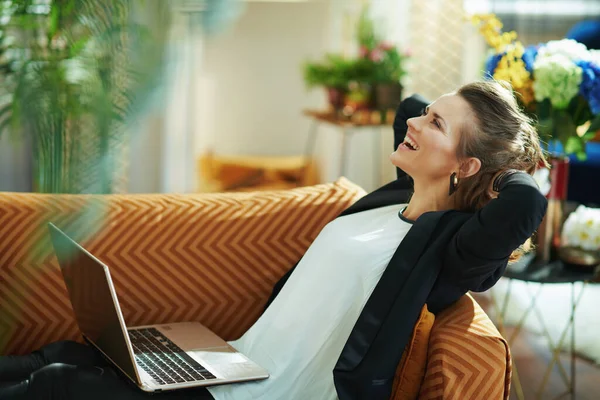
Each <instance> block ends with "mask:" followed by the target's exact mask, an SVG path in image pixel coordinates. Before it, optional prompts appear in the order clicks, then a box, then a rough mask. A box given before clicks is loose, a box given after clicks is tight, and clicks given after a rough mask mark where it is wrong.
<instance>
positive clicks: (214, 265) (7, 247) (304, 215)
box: [0, 178, 510, 400]
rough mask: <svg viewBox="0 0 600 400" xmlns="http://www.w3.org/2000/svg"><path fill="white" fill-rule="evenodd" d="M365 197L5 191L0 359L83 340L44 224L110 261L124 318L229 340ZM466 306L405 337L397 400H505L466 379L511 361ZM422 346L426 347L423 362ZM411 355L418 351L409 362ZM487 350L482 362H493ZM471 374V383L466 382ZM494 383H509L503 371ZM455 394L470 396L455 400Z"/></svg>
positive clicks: (345, 189)
mask: <svg viewBox="0 0 600 400" xmlns="http://www.w3.org/2000/svg"><path fill="white" fill-rule="evenodd" d="M364 194H365V192H364V191H363V190H362V189H361V188H360V187H358V186H356V185H355V184H353V183H352V182H350V181H348V180H347V179H345V178H340V179H339V180H338V181H336V182H334V183H329V184H322V185H315V186H308V187H302V188H296V189H291V190H274V191H263V192H244V193H210V194H206V193H205V194H189V195H178V194H169V195H167V194H140V195H104V196H102V195H47V194H34V193H2V192H0V354H22V353H26V352H30V351H32V350H34V349H36V348H39V347H40V346H42V345H44V344H47V343H50V342H53V341H56V340H62V339H74V340H79V339H81V338H80V336H79V334H78V329H77V326H76V323H75V321H74V319H73V315H72V311H71V306H70V302H69V300H68V296H67V293H66V289H65V287H64V283H63V280H62V277H61V274H60V270H59V269H58V265H57V262H56V258H55V257H54V252H53V250H52V247H51V244H50V238H49V234H48V230H47V227H46V225H47V223H48V222H53V223H55V224H56V225H57V226H58V227H59V228H61V229H63V230H65V231H66V232H68V233H69V234H70V236H72V237H73V238H75V239H76V240H78V241H79V242H81V243H82V244H83V245H84V247H86V248H87V249H88V250H89V251H90V252H92V253H93V254H94V255H96V256H97V257H98V258H100V259H101V260H102V261H104V262H105V263H106V264H107V265H109V266H110V268H111V274H112V277H113V280H114V282H115V287H116V290H117V294H118V296H119V302H120V304H121V307H122V311H123V315H124V317H125V320H126V322H127V324H128V325H130V326H133V325H142V324H147V323H163V322H176V321H189V320H195V321H201V322H202V323H204V324H205V325H207V326H208V327H209V328H211V329H212V330H213V331H215V332H216V333H217V334H219V335H220V336H222V337H223V338H225V339H234V338H237V337H239V336H240V335H241V334H242V333H243V332H244V331H245V330H246V329H247V328H248V327H249V326H250V325H251V324H252V323H253V322H254V321H255V320H256V319H257V318H258V316H259V315H260V313H261V312H262V309H263V306H264V304H265V302H266V300H267V298H268V295H269V294H270V292H271V289H272V287H273V285H274V283H275V282H276V281H277V280H278V279H279V278H280V277H281V275H283V274H284V273H285V272H286V271H287V270H288V269H289V268H290V267H292V266H293V265H294V264H295V263H296V262H297V261H298V260H299V259H300V257H301V256H302V255H303V254H304V252H305V251H306V249H307V248H308V247H309V245H310V244H311V243H312V241H313V240H314V238H315V237H316V236H317V234H318V233H319V231H320V230H321V228H322V227H323V226H324V225H325V224H326V223H327V222H329V221H330V220H332V219H333V218H335V217H336V216H337V215H338V214H339V213H340V212H341V211H342V210H344V209H345V208H347V207H348V206H350V205H351V204H352V203H354V202H355V201H356V200H358V199H359V198H360V197H362V196H363V195H364ZM459 303H460V302H459ZM469 304H470V306H471V308H470V309H469V308H468V307H467V308H464V307H462V306H461V307H459V308H457V307H452V308H451V309H449V310H447V311H445V314H444V315H445V317H441V321H442V322H440V317H439V316H438V317H436V319H435V324H434V325H433V329H431V336H430V337H429V336H428V335H429V330H430V329H429V328H428V329H415V334H417V333H416V332H424V333H419V334H421V335H424V336H422V337H421V338H413V340H412V341H411V343H412V346H419V349H412V350H413V351H411V352H408V353H409V354H411V355H410V356H409V358H410V360H412V362H411V363H410V366H405V367H402V368H400V367H399V368H398V371H403V372H402V373H403V374H405V375H406V377H405V379H403V380H402V382H406V381H407V380H411V379H412V380H413V381H416V385H414V386H415V388H416V391H414V390H411V391H407V390H398V391H397V394H396V395H395V396H394V399H395V400H405V399H406V400H408V399H409V398H416V396H417V391H418V389H419V386H421V394H420V395H419V399H424V400H429V399H446V398H448V399H458V398H460V399H467V400H469V399H501V398H502V397H495V396H494V394H495V393H499V389H498V388H496V387H495V386H494V383H491V384H490V385H492V386H494V389H493V390H492V389H490V390H487V392H485V393H488V394H490V396H484V397H478V394H477V393H479V391H480V389H481V388H484V386H485V385H484V384H483V383H480V384H477V380H476V379H475V378H471V377H473V376H475V374H476V372H477V371H481V370H482V369H484V368H486V367H490V368H492V367H493V368H492V369H494V371H495V372H494V373H495V374H496V375H498V374H502V373H504V371H506V370H507V367H508V366H509V365H510V364H509V363H508V364H507V362H508V361H507V357H508V352H507V351H506V349H505V350H504V353H502V354H500V353H501V352H500V349H499V348H498V343H500V342H501V340H502V338H501V337H500V335H499V334H498V333H497V332H496V331H495V330H494V331H492V328H493V325H491V322H490V321H489V319H488V318H487V316H485V314H484V313H483V312H482V311H481V309H479V308H478V306H477V307H475V306H476V303H474V301H472V299H471V302H470V303H469ZM474 307H475V308H476V311H477V312H476V313H475V314H476V316H477V318H473V315H474V311H473V310H474ZM425 312H427V313H428V311H426V310H424V313H425ZM469 313H470V314H469ZM423 315H424V317H425V314H423ZM469 316H470V317H469ZM469 318H471V319H469ZM428 320H431V321H433V319H432V318H431V319H428ZM469 321H472V322H471V323H469ZM465 327H467V328H468V329H466V328H465ZM480 341H481V342H480ZM428 343H431V344H430V345H429V347H430V348H429V351H428ZM470 348H473V349H476V350H477V352H476V353H473V354H472V353H470V352H469V350H470ZM481 348H483V350H482V349H481ZM423 353H426V354H428V356H427V357H428V358H429V360H428V363H427V365H425V361H426V358H427V357H423V356H422V354H423ZM488 353H489V354H488ZM413 354H421V356H420V357H419V358H418V359H416V358H415V359H413V358H414V357H413ZM482 354H483V355H484V357H489V360H488V364H486V363H485V362H484V361H485V360H483V361H482V360H481V355H482ZM500 359H501V360H500ZM469 363H470V364H469ZM442 367H443V368H442ZM409 369H413V370H412V372H411V371H408V370H409ZM446 370H448V371H446ZM399 373H400V372H399ZM486 374H489V372H486ZM423 376H425V378H424V380H423V383H422V385H421V382H420V380H421V379H422V378H423ZM488 376H492V375H491V374H490V375H488ZM407 377H408V378H407ZM410 377H414V378H410ZM465 377H469V379H465ZM471 380H473V381H474V382H475V383H476V384H475V385H470V384H469V382H470V381H471ZM494 381H498V382H500V383H498V382H496V383H495V384H496V386H497V385H500V386H502V387H503V388H504V383H505V380H504V378H502V379H500V377H499V376H498V379H494ZM460 391H464V392H465V393H470V394H469V396H470V397H464V396H461V395H460V394H458V395H457V394H456V393H460ZM413 392H414V393H413ZM400 393H402V394H400ZM409 393H410V394H409Z"/></svg>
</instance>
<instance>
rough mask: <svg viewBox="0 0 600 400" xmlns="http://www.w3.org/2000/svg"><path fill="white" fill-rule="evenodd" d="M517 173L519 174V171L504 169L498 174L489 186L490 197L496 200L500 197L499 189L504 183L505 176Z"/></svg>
mask: <svg viewBox="0 0 600 400" xmlns="http://www.w3.org/2000/svg"><path fill="white" fill-rule="evenodd" d="M515 172H519V170H517V169H503V170H500V171H498V172H497V173H496V175H494V178H493V179H492V180H491V181H490V184H489V186H488V190H487V192H488V195H489V196H490V198H491V199H495V198H496V197H498V192H499V190H500V189H499V187H500V183H501V182H502V178H504V176H507V175H510V174H514V173H515Z"/></svg>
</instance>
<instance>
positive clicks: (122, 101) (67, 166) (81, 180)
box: [0, 0, 166, 193]
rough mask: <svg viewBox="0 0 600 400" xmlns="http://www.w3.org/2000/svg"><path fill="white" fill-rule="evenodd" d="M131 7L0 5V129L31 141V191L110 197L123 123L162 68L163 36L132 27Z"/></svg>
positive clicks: (21, 1) (74, 0) (89, 1)
mask: <svg viewBox="0 0 600 400" xmlns="http://www.w3.org/2000/svg"><path fill="white" fill-rule="evenodd" d="M132 1H133V0H43V1H40V0H7V1H2V3H0V39H1V40H2V45H1V46H0V47H1V49H0V52H1V54H0V75H1V79H0V90H1V91H2V100H3V103H2V106H1V108H0V120H1V121H2V122H1V125H0V132H2V131H4V130H6V129H7V128H9V129H10V131H11V133H12V134H13V136H23V135H28V136H29V137H30V138H31V143H32V151H33V175H34V176H33V180H34V190H36V191H39V192H51V193H82V192H88V193H89V192H94V193H110V192H112V191H114V188H115V185H116V181H117V180H118V179H119V177H120V176H121V174H122V168H120V165H121V164H122V163H123V161H122V159H123V156H124V155H125V150H126V149H127V141H128V139H129V136H128V129H127V128H128V127H127V122H128V121H129V118H131V117H132V116H133V115H134V113H135V111H136V110H140V107H141V101H143V100H145V99H148V98H149V97H150V96H149V94H150V91H151V90H152V89H153V88H154V87H155V86H156V85H157V82H158V80H159V79H160V76H161V74H160V68H161V66H162V62H161V61H162V46H161V43H162V40H161V37H157V36H156V35H152V34H151V33H150V31H149V30H147V29H145V28H144V27H143V26H142V25H139V24H135V23H133V22H132V15H131V13H130V10H131V6H132ZM161 7H162V6H161ZM164 11H165V10H163V12H164ZM165 14H166V13H165ZM161 18H164V17H161Z"/></svg>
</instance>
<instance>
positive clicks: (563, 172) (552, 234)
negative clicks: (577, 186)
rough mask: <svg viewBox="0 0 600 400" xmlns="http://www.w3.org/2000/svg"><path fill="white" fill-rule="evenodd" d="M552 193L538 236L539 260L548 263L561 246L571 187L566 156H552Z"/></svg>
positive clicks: (550, 159) (548, 196)
mask: <svg viewBox="0 0 600 400" xmlns="http://www.w3.org/2000/svg"><path fill="white" fill-rule="evenodd" d="M548 161H549V162H550V165H551V166H552V168H551V170H550V192H549V193H548V195H547V196H546V197H547V198H548V209H547V210H546V215H545V216H544V219H543V220H542V223H541V224H540V226H539V227H538V230H537V234H536V249H537V251H536V254H537V259H538V260H539V261H542V262H548V261H550V260H551V259H553V258H555V257H556V250H557V249H558V247H559V246H560V233H561V228H562V223H563V220H564V218H563V215H564V204H565V200H566V199H567V189H568V186H569V158H568V157H566V156H556V155H555V156H550V157H549V160H548Z"/></svg>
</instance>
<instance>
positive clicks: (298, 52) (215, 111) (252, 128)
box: [203, 0, 408, 190]
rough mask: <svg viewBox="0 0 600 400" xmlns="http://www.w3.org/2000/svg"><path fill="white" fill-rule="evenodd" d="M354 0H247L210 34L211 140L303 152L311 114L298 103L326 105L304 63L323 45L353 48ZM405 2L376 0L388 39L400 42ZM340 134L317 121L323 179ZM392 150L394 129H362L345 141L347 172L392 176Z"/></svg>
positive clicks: (359, 176)
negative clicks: (308, 80) (307, 79)
mask: <svg viewBox="0 0 600 400" xmlns="http://www.w3.org/2000/svg"><path fill="white" fill-rule="evenodd" d="M358 4H359V2H358V1H338V0H331V1H307V2H300V3H276V2H275V3H272V2H264V3H249V4H248V5H247V8H246V11H245V13H244V15H243V16H242V17H241V18H240V20H239V21H238V22H237V23H236V24H235V27H234V28H233V29H232V30H231V31H230V32H228V33H227V34H225V35H222V36H219V37H216V38H210V39H208V40H207V41H206V43H205V47H204V49H203V52H204V58H203V73H204V74H205V76H206V79H207V80H208V81H209V82H210V84H209V85H208V86H209V87H210V88H211V89H212V90H211V93H212V95H213V96H214V97H213V101H212V103H211V104H210V110H211V115H206V118H209V119H210V121H209V122H207V126H210V127H211V128H210V129H211V131H212V132H211V133H210V136H211V139H209V140H208V142H209V143H212V145H211V146H210V147H212V148H213V150H214V151H215V152H216V153H217V154H251V155H292V154H303V152H304V149H305V146H306V141H307V137H308V131H309V128H310V124H311V121H310V120H309V119H308V118H306V117H304V116H302V113H301V111H302V109H304V108H317V109H322V108H324V107H325V105H326V102H325V97H324V94H323V91H322V90H321V89H315V90H313V91H310V92H309V91H307V90H306V88H305V86H304V83H303V80H302V71H301V64H302V62H303V61H305V60H306V59H320V58H321V57H323V55H324V54H325V53H326V52H327V51H336V52H337V51H344V52H346V53H351V52H352V51H353V49H352V47H351V45H349V42H352V41H353V40H354V38H353V37H351V36H350V34H349V33H348V32H349V29H348V28H349V25H348V23H349V22H348V21H349V20H350V19H351V17H352V16H353V15H354V16H355V15H356V14H357V11H358V10H359V6H358ZM407 4H408V3H407V2H398V1H392V0H385V1H377V2H374V7H373V11H374V14H375V16H376V17H377V18H379V19H380V20H381V21H382V22H383V23H384V25H385V28H386V30H387V31H389V32H390V36H389V37H388V39H389V40H390V41H392V42H396V43H400V44H402V45H404V43H403V42H405V38H406V31H407V23H406V21H407V19H408V17H407V14H408V13H407V7H406V5H407ZM341 147H342V135H341V132H340V131H339V130H337V129H333V128H330V127H327V126H323V125H321V127H320V129H319V135H318V138H317V143H316V148H315V156H316V158H317V160H318V164H319V169H320V171H321V179H322V180H323V181H332V180H335V179H336V178H337V177H338V176H339V175H340V162H341V160H340V156H341ZM392 151H393V132H392V130H391V128H389V127H388V128H382V129H381V130H380V131H379V130H377V129H374V130H368V129H364V130H360V131H356V133H355V134H353V135H352V137H351V139H350V142H349V153H348V158H347V160H348V161H347V165H348V169H347V173H346V174H345V175H346V176H347V177H348V178H349V179H351V180H353V181H355V182H356V183H358V184H359V185H361V186H363V187H364V188H365V189H367V190H372V189H374V188H376V187H377V186H379V184H380V183H381V182H385V181H388V180H390V179H393V176H394V168H393V167H392V166H391V164H390V162H389V160H388V156H389V154H390V153H391V152H392Z"/></svg>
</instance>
